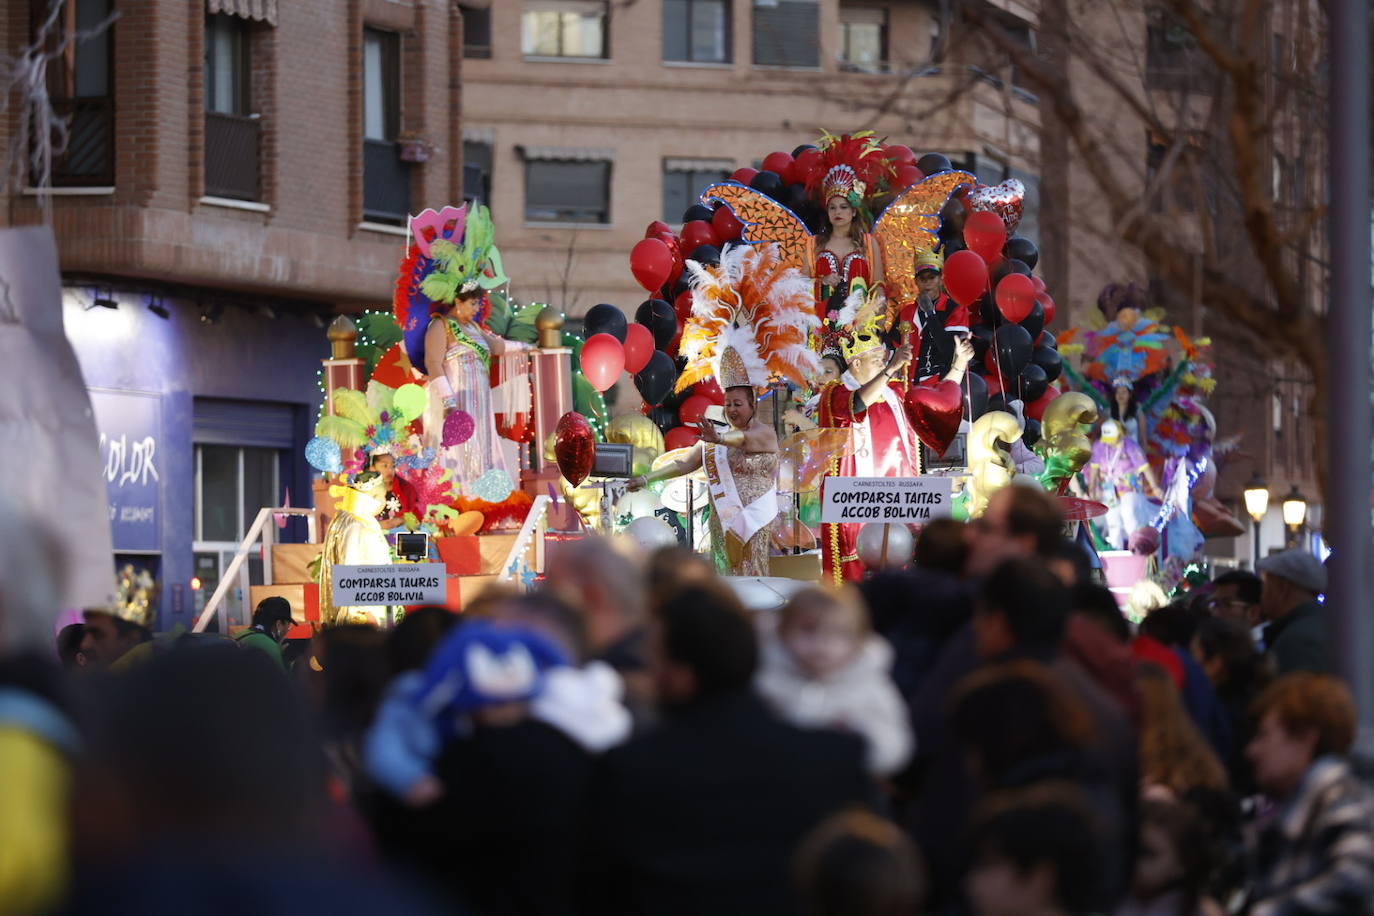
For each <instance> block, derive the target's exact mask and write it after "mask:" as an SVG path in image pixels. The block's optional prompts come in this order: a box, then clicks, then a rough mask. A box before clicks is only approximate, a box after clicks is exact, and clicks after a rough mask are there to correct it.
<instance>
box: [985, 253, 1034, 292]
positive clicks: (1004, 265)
mask: <svg viewBox="0 0 1374 916" xmlns="http://www.w3.org/2000/svg"><path fill="white" fill-rule="evenodd" d="M1012 274H1021V275H1022V276H1023V277H1029V276H1030V275H1031V269H1030V268H1029V267H1027V266H1026V262H1025V261H1017V260H1015V259H1014V258H1012V259H1009V258H1003V259H1002V260H1000V261H998V262H997V263H996V264H995V265H993V267H992V269H991V270H989V271H988V288H989V289H996V288H997V284H999V283H1001V282H1002V280H1003V279H1004V278H1006V277H1009V276H1011V275H1012Z"/></svg>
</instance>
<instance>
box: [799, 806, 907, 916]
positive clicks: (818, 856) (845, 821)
mask: <svg viewBox="0 0 1374 916" xmlns="http://www.w3.org/2000/svg"><path fill="white" fill-rule="evenodd" d="M794 876H795V884H796V886H797V889H798V891H799V892H800V894H801V898H802V903H803V906H804V907H805V909H804V912H806V913H807V914H810V916H908V914H911V913H917V912H920V906H921V900H922V898H923V897H924V896H925V887H926V881H925V871H924V869H923V868H922V865H921V859H920V854H919V853H918V852H917V851H916V847H915V845H914V844H913V843H912V842H911V839H910V838H909V837H907V835H906V834H905V833H903V832H902V831H901V829H900V828H898V827H897V826H896V825H895V824H893V823H891V822H890V821H886V820H883V819H882V818H881V817H879V816H878V815H876V814H873V813H871V812H868V811H862V810H854V811H846V812H844V813H842V814H837V815H835V816H834V817H832V818H830V819H829V820H827V821H825V822H824V823H822V824H821V825H820V826H819V827H817V828H816V829H815V830H814V831H813V832H812V833H811V835H810V836H808V837H807V838H806V840H805V841H804V842H803V843H802V845H801V848H800V849H799V850H798V852H797V859H796V863H795V867H794Z"/></svg>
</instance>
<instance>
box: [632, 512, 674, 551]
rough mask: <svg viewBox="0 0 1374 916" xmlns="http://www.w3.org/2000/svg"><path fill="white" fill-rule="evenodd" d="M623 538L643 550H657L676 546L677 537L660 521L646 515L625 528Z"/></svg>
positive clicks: (666, 524) (665, 523)
mask: <svg viewBox="0 0 1374 916" xmlns="http://www.w3.org/2000/svg"><path fill="white" fill-rule="evenodd" d="M625 536H626V537H628V538H630V539H631V540H633V541H634V542H635V543H636V544H638V545H639V546H640V547H642V548H644V549H645V550H658V549H659V548H661V547H672V546H674V545H675V544H677V535H676V534H674V533H673V529H672V528H670V527H668V523H667V522H665V521H663V520H662V519H658V518H654V517H653V516H652V515H646V516H644V517H643V518H637V519H635V520H634V521H632V522H630V524H628V525H626V526H625Z"/></svg>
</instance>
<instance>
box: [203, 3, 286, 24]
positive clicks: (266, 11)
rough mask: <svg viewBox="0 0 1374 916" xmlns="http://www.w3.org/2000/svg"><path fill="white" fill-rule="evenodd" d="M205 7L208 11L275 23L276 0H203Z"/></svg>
mask: <svg viewBox="0 0 1374 916" xmlns="http://www.w3.org/2000/svg"><path fill="white" fill-rule="evenodd" d="M205 9H206V11H207V12H210V13H224V14H226V15H229V16H242V17H243V18H244V19H252V20H253V21H255V22H265V23H267V24H268V25H276V24H277V0H205Z"/></svg>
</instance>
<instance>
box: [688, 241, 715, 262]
mask: <svg viewBox="0 0 1374 916" xmlns="http://www.w3.org/2000/svg"><path fill="white" fill-rule="evenodd" d="M687 260H689V261H696V262H697V263H698V264H712V265H715V264H719V263H720V249H719V248H717V247H716V246H715V245H698V246H697V247H695V248H693V249H692V253H691V254H689V255H687Z"/></svg>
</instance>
